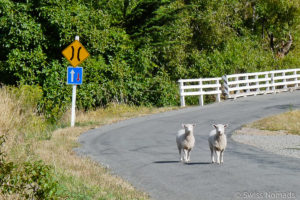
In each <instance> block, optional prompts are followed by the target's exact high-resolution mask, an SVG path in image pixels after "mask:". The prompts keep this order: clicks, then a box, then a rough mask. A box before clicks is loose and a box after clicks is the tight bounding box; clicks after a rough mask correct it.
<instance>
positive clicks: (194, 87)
mask: <svg viewBox="0 0 300 200" xmlns="http://www.w3.org/2000/svg"><path fill="white" fill-rule="evenodd" d="M220 80H222V78H200V79H180V80H179V81H178V82H179V92H180V104H181V106H182V107H184V106H185V96H195V95H196V96H199V104H200V105H201V106H203V105H204V100H203V96H204V95H216V101H217V102H220V98H221V93H222V91H221V89H220V88H221V84H220Z"/></svg>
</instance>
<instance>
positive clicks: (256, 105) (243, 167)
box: [76, 91, 300, 200]
mask: <svg viewBox="0 0 300 200" xmlns="http://www.w3.org/2000/svg"><path fill="white" fill-rule="evenodd" d="M297 108H300V92H299V91H295V92H293V93H290V92H286V93H280V94H275V95H272V94H271V95H260V96H255V97H247V98H240V99H237V100H235V101H231V100H228V101H225V102H221V103H218V104H211V105H206V106H204V107H192V108H186V109H181V110H177V111H171V112H167V113H161V114H156V115H151V116H146V117H141V118H136V119H131V120H126V121H122V122H120V123H116V124H113V125H109V126H104V127H101V128H99V129H94V130H90V131H88V132H87V133H85V134H83V135H81V136H80V138H79V142H80V143H81V144H82V145H81V147H80V148H79V149H77V150H76V151H77V152H78V153H80V154H83V155H87V156H90V157H91V158H92V159H94V160H96V161H98V162H99V163H101V164H103V165H105V166H109V168H110V169H111V171H112V172H113V173H114V174H116V175H119V176H121V177H122V178H123V179H125V180H127V181H129V182H130V183H131V184H133V186H135V187H136V188H138V189H139V190H142V191H145V192H147V193H148V194H150V197H151V198H152V199H158V200H168V199H170V200H176V199H186V200H189V199H191V200H192V199H197V200H210V199H213V200H215V199H219V200H223V199H225V200H226V199H230V200H232V199H300V191H299V190H300V159H295V158H289V157H283V156H279V155H275V154H272V153H268V152H265V151H263V150H260V149H257V148H255V147H252V146H248V145H244V144H239V143H236V142H234V141H233V140H232V139H231V138H230V136H231V134H232V132H233V131H234V130H236V129H239V128H240V127H241V126H242V125H243V124H246V123H249V122H252V121H255V120H257V119H260V118H262V117H266V116H269V115H273V114H276V113H281V112H284V111H288V110H291V109H297ZM182 123H195V124H196V127H195V130H194V134H195V138H196V144H195V148H194V149H193V150H192V152H191V163H189V164H183V163H180V162H179V156H178V150H177V146H176V142H175V137H176V134H177V131H178V130H179V129H180V128H181V124H182ZM214 123H228V124H229V127H228V129H227V130H226V131H227V135H228V146H227V149H226V151H225V154H224V164H223V165H217V164H210V151H209V147H208V142H207V138H208V134H209V132H210V130H212V126H211V125H212V124H214ZM299 145H300V144H299Z"/></svg>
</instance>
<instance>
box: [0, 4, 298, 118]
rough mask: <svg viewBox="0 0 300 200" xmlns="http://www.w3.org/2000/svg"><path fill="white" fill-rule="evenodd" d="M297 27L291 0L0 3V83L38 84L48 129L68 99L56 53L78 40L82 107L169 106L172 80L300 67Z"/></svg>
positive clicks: (174, 100) (175, 99)
mask: <svg viewBox="0 0 300 200" xmlns="http://www.w3.org/2000/svg"><path fill="white" fill-rule="evenodd" d="M299 21H300V2H299V0H254V1H253V0H131V1H129V0H109V1H107V0H100V1H91V0H60V1H57V0H39V1H37V0H26V1H25V0H0V77H1V82H2V83H4V84H5V85H7V84H13V85H21V84H27V85H39V86H41V89H42V91H43V98H42V99H41V101H40V102H39V106H38V110H39V112H43V113H44V116H45V117H46V118H47V119H48V120H50V121H51V122H53V123H55V122H56V121H57V120H59V119H60V118H61V117H62V115H63V114H64V113H65V112H66V110H67V109H68V107H69V105H70V102H71V96H70V95H69V94H70V92H71V90H72V89H71V87H70V86H68V85H66V70H67V66H69V64H68V62H67V60H66V59H65V58H64V57H63V56H62V54H61V51H62V50H63V49H64V48H66V47H67V46H68V45H69V44H70V43H71V42H72V41H74V38H75V35H79V36H80V41H81V43H82V44H83V45H84V46H85V48H86V49H87V50H88V52H89V53H90V55H91V56H90V57H89V58H88V59H87V60H86V61H85V62H84V63H82V65H81V67H83V68H84V75H83V84H82V85H81V86H79V87H78V88H79V89H78V90H77V92H78V94H77V97H78V100H77V103H78V105H77V106H78V108H79V109H80V110H90V109H94V108H95V107H105V106H107V105H108V104H109V103H111V102H118V103H121V104H123V103H125V104H134V105H150V106H157V107H162V106H176V105H178V104H179V102H180V101H179V92H178V84H177V81H178V80H179V79H180V78H199V77H220V76H222V75H224V74H233V73H245V72H256V71H266V70H271V69H283V68H297V67H299V62H300V48H299V44H300V28H299V24H300V23H299ZM206 102H208V101H206ZM188 103H189V104H193V103H194V104H196V103H197V98H192V99H191V100H190V102H188Z"/></svg>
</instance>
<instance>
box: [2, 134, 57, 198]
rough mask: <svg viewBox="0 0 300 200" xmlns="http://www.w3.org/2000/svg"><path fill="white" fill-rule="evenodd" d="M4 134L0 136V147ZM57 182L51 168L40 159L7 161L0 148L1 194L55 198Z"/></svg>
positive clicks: (3, 140)
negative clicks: (20, 162) (19, 161)
mask: <svg viewBox="0 0 300 200" xmlns="http://www.w3.org/2000/svg"><path fill="white" fill-rule="evenodd" d="M4 142H5V136H4V135H2V136H0V147H2V145H3V144H4ZM57 188H58V182H57V181H56V180H55V178H54V177H53V171H52V169H51V168H50V167H49V166H47V165H45V164H43V162H42V161H36V162H33V163H31V162H25V163H23V165H18V164H15V163H13V162H7V161H6V160H5V155H4V153H3V152H2V148H1V149H0V190H1V193H2V194H19V195H20V196H22V197H24V198H26V199H57V195H56V192H57Z"/></svg>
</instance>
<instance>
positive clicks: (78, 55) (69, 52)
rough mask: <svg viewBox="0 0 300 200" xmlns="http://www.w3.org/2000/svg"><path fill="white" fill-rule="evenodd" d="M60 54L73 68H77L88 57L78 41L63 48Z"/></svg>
mask: <svg viewBox="0 0 300 200" xmlns="http://www.w3.org/2000/svg"><path fill="white" fill-rule="evenodd" d="M62 54H63V56H64V57H65V58H66V59H67V60H68V61H69V62H70V64H71V65H72V66H73V67H76V66H78V65H79V64H80V63H82V62H83V61H84V60H85V59H86V58H87V57H89V55H90V54H89V53H88V52H87V50H86V49H85V48H84V46H83V45H82V44H81V43H80V42H79V41H78V40H75V41H74V42H72V44H70V45H69V46H68V47H67V48H65V49H64V50H63V51H62Z"/></svg>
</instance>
